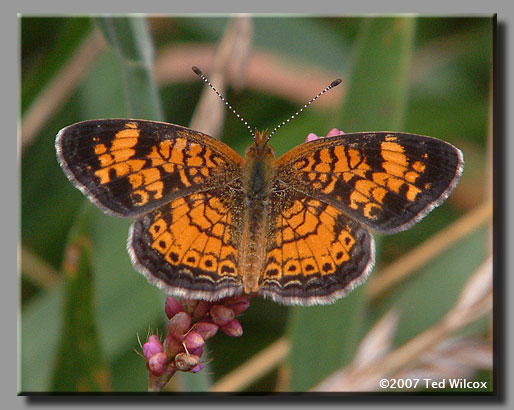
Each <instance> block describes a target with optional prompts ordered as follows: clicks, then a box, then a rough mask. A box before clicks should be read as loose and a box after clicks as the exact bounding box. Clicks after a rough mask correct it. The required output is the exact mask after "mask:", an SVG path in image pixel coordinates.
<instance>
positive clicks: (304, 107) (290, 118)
mask: <svg viewBox="0 0 514 410" xmlns="http://www.w3.org/2000/svg"><path fill="white" fill-rule="evenodd" d="M341 82H342V80H341V79H340V78H338V79H337V80H334V81H332V82H331V83H330V85H329V86H328V87H327V88H325V89H324V90H323V91H320V92H319V93H318V94H317V95H316V96H315V97H314V98H313V99H312V100H310V101H309V102H308V103H307V104H305V105H304V106H303V107H302V108H300V109H299V110H298V111H296V112H295V113H294V114H293V115H292V116H291V117H289V119H288V120H286V121H283V122H282V123H281V124H279V125H277V126H276V127H275V129H274V130H273V131H271V134H269V136H268V141H269V140H270V138H271V137H272V136H273V134H275V132H276V131H277V130H278V129H279V128H280V127H282V126H283V125H286V124H288V123H289V122H290V121H291V120H292V119H293V118H295V117H296V116H297V115H298V114H300V113H301V112H302V111H303V110H305V109H306V108H307V107H308V106H309V105H311V104H312V103H313V102H314V101H316V100H317V99H318V98H319V97H321V96H322V95H323V94H325V93H326V92H327V91H328V90H331V89H332V88H334V87H336V86H338V85H339V84H341Z"/></svg>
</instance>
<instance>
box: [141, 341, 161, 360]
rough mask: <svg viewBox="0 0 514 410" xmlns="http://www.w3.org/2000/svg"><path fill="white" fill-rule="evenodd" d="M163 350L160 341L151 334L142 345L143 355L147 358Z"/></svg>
mask: <svg viewBox="0 0 514 410" xmlns="http://www.w3.org/2000/svg"><path fill="white" fill-rule="evenodd" d="M162 351H163V347H162V343H161V341H160V340H159V338H158V337H157V336H156V335H151V336H150V337H149V338H148V341H147V342H146V343H145V344H144V345H143V355H144V356H145V358H146V359H147V360H148V359H149V358H150V357H152V356H153V355H156V354H157V353H161V352H162Z"/></svg>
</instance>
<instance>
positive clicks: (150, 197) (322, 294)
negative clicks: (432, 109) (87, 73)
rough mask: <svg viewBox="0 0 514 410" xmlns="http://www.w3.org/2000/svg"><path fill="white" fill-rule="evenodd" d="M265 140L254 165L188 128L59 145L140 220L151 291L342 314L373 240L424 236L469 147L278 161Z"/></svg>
mask: <svg viewBox="0 0 514 410" xmlns="http://www.w3.org/2000/svg"><path fill="white" fill-rule="evenodd" d="M195 68H196V67H195ZM195 68H193V70H195ZM196 70H197V71H196ZM196 70H195V72H197V74H199V75H200V76H201V77H202V78H203V79H204V81H206V82H207V83H208V84H209V85H210V86H211V87H212V85H211V84H210V83H209V82H208V80H206V79H205V77H204V76H203V74H201V72H200V71H199V70H198V69H196ZM339 82H340V80H337V81H335V82H333V83H332V84H331V85H330V86H329V87H327V88H326V89H325V90H324V91H322V92H321V93H319V94H318V95H317V96H316V97H315V98H313V99H312V100H311V101H310V102H309V103H307V104H306V105H305V106H304V108H305V107H307V106H308V105H309V104H310V103H311V102H312V101H314V100H315V99H316V98H317V97H318V96H320V95H321V94H323V93H324V92H325V91H327V90H328V89H330V88H332V87H333V86H335V85H337V84H338V83H339ZM212 88H213V89H214V87H212ZM214 90H215V89H214ZM215 91H216V90H215ZM216 93H217V94H218V95H219V96H220V94H219V93H218V92H217V91H216ZM220 97H221V96H220ZM221 98H222V97H221ZM222 99H223V98H222ZM223 100H224V99H223ZM225 103H226V101H225ZM226 104H227V103H226ZM227 105H228V104H227ZM230 108H231V107H230ZM302 110H303V108H302ZM302 110H300V111H299V112H301V111H302ZM299 112H297V114H298V113H299ZM295 115H296V114H295ZM293 117H294V116H293ZM245 124H246V122H245ZM283 124H285V123H282V124H281V125H283ZM279 127H280V126H279ZM249 128H250V127H249ZM276 129H278V127H277V128H276ZM276 129H275V130H276ZM252 134H253V136H254V143H253V144H252V145H250V146H249V147H248V148H247V150H246V153H245V157H244V158H242V157H241V156H240V155H239V154H237V153H236V152H235V151H234V150H233V149H232V148H230V147H229V146H228V145H226V144H224V143H222V142H221V141H219V140H218V139H216V138H213V137H210V136H209V135H206V134H203V133H201V132H198V131H194V130H191V129H188V128H185V127H182V126H179V125H173V124H168V123H163V122H156V121H147V120H137V119H103V120H91V121H84V122H79V123H77V124H73V125H70V126H68V127H66V128H64V129H62V130H61V131H60V132H59V133H58V134H57V138H56V142H55V146H56V151H57V158H58V161H59V164H60V165H61V167H62V169H63V170H64V173H65V174H66V176H67V177H68V179H69V180H70V181H71V183H72V184H73V185H75V186H76V187H77V188H78V189H79V190H80V191H82V193H83V194H84V195H85V196H86V197H87V198H88V199H89V200H90V201H91V202H93V203H94V204H95V205H97V206H98V207H99V208H100V209H102V210H103V211H104V212H106V213H107V214H110V215H115V216H119V217H132V218H137V219H136V220H135V222H134V223H133V224H132V226H131V228H130V231H129V237H128V242H127V248H128V252H129V254H130V258H131V261H132V263H133V265H134V267H135V268H136V269H137V270H138V271H139V272H141V273H142V274H143V275H144V276H145V277H146V278H147V279H148V281H149V282H151V283H153V284H155V285H157V286H159V287H160V288H162V289H164V290H165V291H166V292H167V293H169V294H174V295H178V296H182V297H186V298H191V299H205V300H209V301H215V300H219V299H222V298H224V297H228V296H232V295H239V294H243V293H244V294H252V295H261V296H264V297H267V298H271V299H272V300H274V301H276V302H279V303H282V304H286V305H313V304H326V303H331V302H333V301H335V300H336V299H338V298H340V297H342V296H345V295H346V294H348V293H349V292H350V291H351V290H352V289H353V288H355V287H356V286H357V285H359V284H361V283H362V282H364V281H365V280H366V278H367V276H368V275H369V273H370V272H371V270H372V268H373V266H374V262H375V246H374V240H373V236H372V234H371V233H370V230H373V231H377V232H381V233H387V234H389V233H395V232H399V231H402V230H405V229H408V228H410V227H411V226H413V225H414V224H416V223H417V222H418V221H420V220H421V219H422V218H423V217H424V216H425V215H426V214H428V213H429V212H430V211H431V210H432V209H433V208H434V207H436V206H438V205H440V204H441V203H442V202H443V201H444V200H445V199H446V198H447V197H448V196H449V195H450V194H451V192H452V191H453V190H454V188H455V187H456V185H457V183H458V181H459V179H460V176H461V175H462V171H463V167H464V160H463V154H462V152H461V151H460V150H459V149H457V148H456V147H454V146H453V145H451V144H449V143H447V142H444V141H441V140H438V139H435V138H431V137H426V136H421V135H415V134H408V133H401V132H359V133H349V134H341V135H337V136H332V137H330V138H320V139H316V140H314V141H310V142H306V143H304V144H301V145H299V146H297V147H295V148H293V149H292V150H291V151H289V152H287V153H286V154H284V155H283V156H281V157H279V158H278V159H277V158H275V153H274V150H273V148H272V147H271V146H270V145H269V144H268V142H269V139H270V137H271V135H272V134H273V132H272V133H271V134H270V135H268V133H267V132H266V131H264V132H259V131H256V132H255V133H252Z"/></svg>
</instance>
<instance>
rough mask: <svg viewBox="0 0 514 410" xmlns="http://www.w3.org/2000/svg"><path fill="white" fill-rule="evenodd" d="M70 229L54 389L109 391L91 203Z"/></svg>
mask: <svg viewBox="0 0 514 410" xmlns="http://www.w3.org/2000/svg"><path fill="white" fill-rule="evenodd" d="M82 210H83V212H81V216H80V218H79V219H78V222H77V223H76V224H75V226H74V227H73V230H72V231H71V233H70V240H69V245H68V248H67V251H66V256H65V259H64V264H63V265H64V266H63V270H64V272H65V274H66V279H65V283H64V305H63V316H62V329H61V332H60V341H59V349H58V351H57V360H56V366H55V369H54V372H53V375H52V383H51V390H52V391H59V392H77V391H106V390H109V389H110V387H109V386H110V383H109V379H110V377H109V373H110V372H109V370H108V368H107V366H106V364H105V362H104V360H103V357H102V354H101V347H100V341H99V338H98V331H97V327H96V319H95V309H94V300H95V298H94V291H93V284H94V281H93V279H94V275H93V270H92V266H91V237H90V234H91V232H90V230H91V218H90V217H91V211H92V209H91V206H87V207H83V208H82Z"/></svg>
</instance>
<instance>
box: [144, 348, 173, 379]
mask: <svg viewBox="0 0 514 410" xmlns="http://www.w3.org/2000/svg"><path fill="white" fill-rule="evenodd" d="M167 361H168V356H166V353H164V352H160V353H157V354H155V355H153V356H152V357H150V358H149V359H148V361H147V367H148V370H149V371H150V372H151V373H152V374H153V375H155V376H160V375H161V374H162V373H163V372H164V369H165V368H166V362H167Z"/></svg>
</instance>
